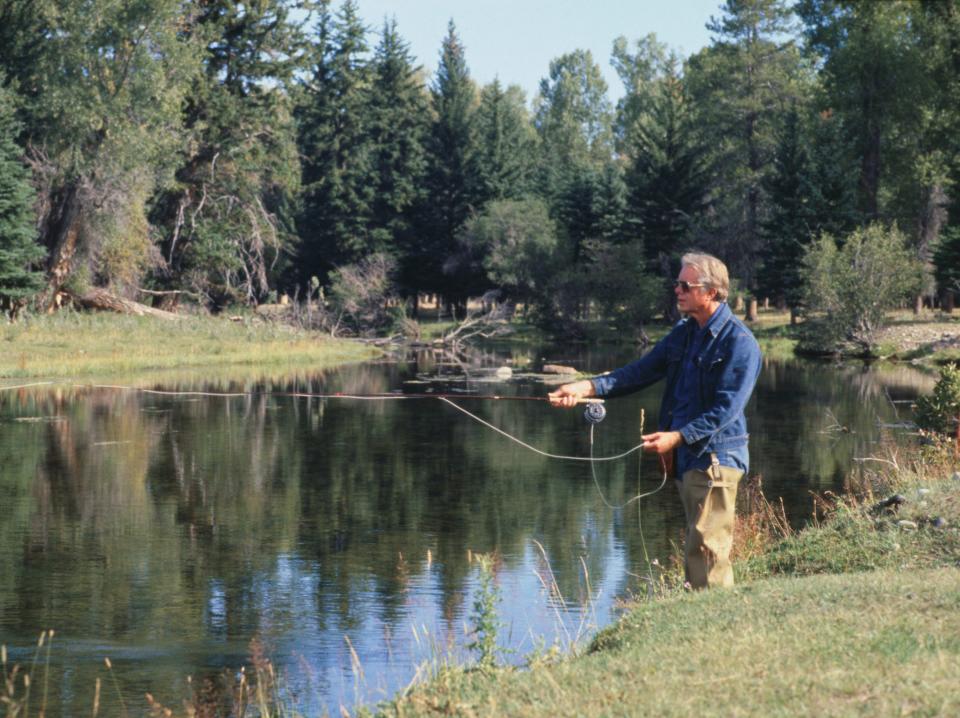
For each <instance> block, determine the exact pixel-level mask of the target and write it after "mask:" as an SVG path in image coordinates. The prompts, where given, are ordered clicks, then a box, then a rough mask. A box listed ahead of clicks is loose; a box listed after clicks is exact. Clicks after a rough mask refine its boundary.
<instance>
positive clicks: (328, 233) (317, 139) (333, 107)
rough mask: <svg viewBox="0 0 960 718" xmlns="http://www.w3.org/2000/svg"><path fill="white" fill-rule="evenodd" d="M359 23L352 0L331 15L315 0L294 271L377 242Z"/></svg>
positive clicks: (310, 270) (327, 267) (345, 257)
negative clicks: (373, 232)
mask: <svg viewBox="0 0 960 718" xmlns="http://www.w3.org/2000/svg"><path fill="white" fill-rule="evenodd" d="M365 33H366V30H365V28H364V26H363V24H362V23H361V22H360V19H359V17H358V14H357V6H356V3H355V2H353V0H347V2H345V3H344V4H343V7H342V8H341V9H340V12H339V13H338V14H337V16H336V17H335V18H334V17H331V15H330V13H329V3H328V2H325V3H324V4H323V5H322V6H321V8H320V15H319V21H318V24H317V40H316V45H315V49H314V58H313V67H312V73H311V77H310V79H309V80H308V82H307V83H306V85H305V87H304V91H303V93H302V101H303V104H302V106H301V109H300V113H299V114H300V153H301V156H302V157H303V211H302V213H301V217H300V221H299V223H298V227H299V231H300V235H301V237H302V247H301V252H300V260H299V265H300V270H301V278H302V279H306V278H309V277H311V276H319V277H321V278H322V279H323V278H326V276H327V274H328V273H329V272H330V271H332V270H333V269H334V268H336V267H337V266H340V265H342V264H349V263H351V262H356V261H358V260H359V259H361V258H363V257H365V256H367V255H369V254H370V253H372V252H374V251H376V250H377V249H379V247H378V246H377V245H376V242H375V240H374V238H373V237H372V236H371V234H370V226H371V214H372V211H373V201H374V193H375V187H376V183H375V182H374V181H373V180H374V176H375V170H374V167H373V164H372V162H373V156H372V155H373V153H372V148H371V144H370V134H369V131H368V126H367V121H368V119H369V97H370V81H371V74H370V66H369V63H368V62H367V60H366V58H365V55H366V53H367V51H368V48H367V44H366V40H365V39H364V36H365Z"/></svg>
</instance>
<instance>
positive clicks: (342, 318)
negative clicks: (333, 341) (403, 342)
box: [327, 254, 403, 333]
mask: <svg viewBox="0 0 960 718" xmlns="http://www.w3.org/2000/svg"><path fill="white" fill-rule="evenodd" d="M395 272H396V262H395V261H394V260H393V258H392V257H389V256H387V255H385V254H372V255H370V256H369V257H367V258H366V259H363V260H361V261H360V262H357V263H356V264H349V265H347V266H344V267H340V269H337V270H336V271H335V272H333V273H332V274H331V276H330V290H329V292H328V293H327V296H328V298H329V300H330V310H331V315H332V317H331V321H332V325H331V327H330V330H331V331H332V332H334V333H336V332H337V331H338V330H342V329H348V330H351V331H353V332H357V333H369V332H378V331H384V330H389V329H392V328H393V327H394V325H395V324H396V323H397V322H398V320H399V319H400V318H401V317H402V316H403V308H402V306H400V305H399V300H398V298H397V292H396V284H395V282H394V274H395Z"/></svg>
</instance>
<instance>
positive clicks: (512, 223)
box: [461, 199, 557, 301]
mask: <svg viewBox="0 0 960 718" xmlns="http://www.w3.org/2000/svg"><path fill="white" fill-rule="evenodd" d="M461 242H462V244H463V245H464V246H465V247H466V249H467V253H468V255H469V256H470V257H471V258H473V261H474V262H475V263H478V264H479V266H480V267H482V269H483V271H484V273H485V275H486V278H487V280H488V282H489V283H490V286H493V287H496V288H498V289H500V290H502V291H503V294H504V295H505V297H506V298H508V299H510V300H513V301H529V300H530V299H534V298H536V297H537V296H538V295H542V294H543V293H544V289H545V287H546V282H547V280H548V279H549V278H550V277H551V276H552V274H553V271H554V269H555V265H556V259H555V258H556V254H557V232H556V228H555V227H554V224H553V222H552V221H551V219H550V215H549V213H548V211H547V207H546V205H544V203H543V202H541V201H540V200H536V199H526V200H495V201H493V202H490V203H489V204H488V205H487V206H486V208H485V209H484V211H483V212H481V213H480V214H478V215H475V216H474V217H472V218H471V219H470V220H469V221H468V222H467V223H466V225H465V226H464V229H463V234H462V237H461Z"/></svg>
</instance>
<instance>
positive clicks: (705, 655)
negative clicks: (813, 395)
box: [381, 446, 960, 716]
mask: <svg viewBox="0 0 960 718" xmlns="http://www.w3.org/2000/svg"><path fill="white" fill-rule="evenodd" d="M876 458H877V460H876V461H873V462H864V466H863V467H862V470H860V471H857V472H855V474H853V475H852V484H851V486H850V487H849V488H850V490H851V493H850V494H849V495H848V496H846V497H844V498H842V499H838V498H831V497H828V498H827V499H825V500H824V501H822V502H821V504H820V508H821V516H820V518H819V519H818V520H817V521H816V522H815V523H814V524H813V525H811V526H810V527H808V528H806V529H804V530H802V531H800V532H796V533H794V532H790V531H789V530H786V531H784V532H783V533H782V534H781V535H779V536H776V535H774V534H773V533H772V532H771V530H772V529H774V528H776V526H778V525H779V524H778V522H777V521H775V520H771V519H774V518H775V512H772V511H771V510H770V507H769V505H767V506H766V507H764V508H763V510H762V511H760V513H759V515H758V514H757V513H756V512H754V513H753V514H750V515H747V516H744V517H741V518H740V524H741V525H740V529H739V530H740V532H741V541H740V544H739V560H738V561H737V571H738V576H739V581H740V583H739V584H738V586H737V587H736V588H734V589H731V590H726V591H707V592H697V593H691V592H686V591H683V590H680V589H669V588H667V590H664V591H662V592H661V593H660V595H659V596H658V598H656V599H653V600H651V599H643V600H640V601H639V602H638V603H637V604H636V605H634V606H633V607H632V608H630V609H629V610H628V611H627V612H626V613H625V615H624V616H623V618H622V619H621V620H620V621H619V622H618V623H617V624H616V625H614V626H611V627H609V628H607V629H606V630H604V631H602V632H601V633H600V634H599V635H598V636H597V637H596V638H595V639H594V641H593V643H592V644H591V646H590V647H589V649H588V650H587V651H586V652H584V653H583V654H582V655H578V656H574V657H570V658H567V659H564V660H561V661H559V662H556V663H553V664H546V665H543V664H538V665H534V666H532V667H530V668H529V669H527V670H519V669H507V668H502V669H497V670H494V671H479V670H469V669H452V670H447V671H444V672H442V673H441V674H440V675H439V676H437V677H436V678H435V679H434V680H433V681H431V682H430V683H428V684H427V685H424V686H421V687H418V688H416V689H414V690H413V691H411V692H410V693H409V694H408V695H406V696H404V697H401V698H398V699H396V700H395V701H393V702H392V703H390V704H388V705H385V706H383V707H382V708H381V712H382V713H381V714H382V715H389V716H394V715H395V716H401V715H402V716H417V715H437V714H448V715H451V714H452V715H471V716H481V715H489V716H503V715H516V716H539V715H542V716H555V715H584V716H586V715H657V716H661V715H662V716H690V715H697V716H728V715H742V716H770V715H773V716H787V715H791V716H792V715H833V716H847V715H850V716H853V715H901V714H907V713H909V714H911V715H931V716H934V715H935V716H940V715H956V714H960V693H958V692H957V691H956V679H957V676H958V674H960V638H958V637H960V533H958V530H957V527H958V526H960V478H955V477H954V474H953V472H954V469H955V464H956V461H957V460H956V459H955V458H954V456H953V454H952V449H949V448H948V447H945V446H944V447H941V448H940V449H935V448H930V447H926V448H922V449H921V448H913V449H910V450H906V451H905V450H900V451H899V452H898V451H894V450H892V449H891V450H889V453H887V454H885V455H884V456H882V457H876ZM891 496H898V497H899V499H898V501H897V502H894V503H893V504H891V505H890V506H888V507H883V506H881V504H882V503H883V500H884V499H888V498H890V497H891ZM901 499H902V500H901ZM744 534H746V535H744Z"/></svg>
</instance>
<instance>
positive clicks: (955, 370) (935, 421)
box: [916, 365, 960, 434]
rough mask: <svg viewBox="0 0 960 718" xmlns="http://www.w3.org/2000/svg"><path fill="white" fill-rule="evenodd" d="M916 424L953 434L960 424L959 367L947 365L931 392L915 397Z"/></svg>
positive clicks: (923, 427)
mask: <svg viewBox="0 0 960 718" xmlns="http://www.w3.org/2000/svg"><path fill="white" fill-rule="evenodd" d="M916 417H917V424H918V425H919V426H920V428H921V429H927V430H928V431H938V432H942V433H949V434H953V433H955V432H956V431H957V430H958V425H960V367H956V366H950V365H947V366H945V367H943V368H942V369H941V370H940V379H939V380H938V381H937V383H936V385H935V386H934V387H933V393H931V394H929V395H927V396H921V397H920V398H919V399H917V414H916Z"/></svg>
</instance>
